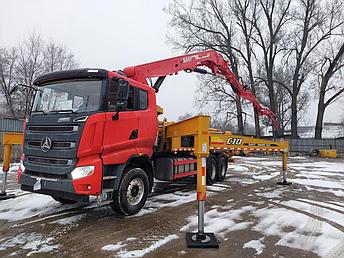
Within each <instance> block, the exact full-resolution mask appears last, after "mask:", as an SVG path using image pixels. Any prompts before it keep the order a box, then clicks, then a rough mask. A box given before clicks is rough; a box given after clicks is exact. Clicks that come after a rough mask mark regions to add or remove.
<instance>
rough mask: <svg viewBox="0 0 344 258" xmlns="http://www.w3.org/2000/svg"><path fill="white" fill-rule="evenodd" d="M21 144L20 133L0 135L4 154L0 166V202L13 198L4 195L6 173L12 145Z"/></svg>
mask: <svg viewBox="0 0 344 258" xmlns="http://www.w3.org/2000/svg"><path fill="white" fill-rule="evenodd" d="M22 142H23V134H22V133H12V132H5V133H3V134H2V144H3V146H4V154H3V165H2V172H3V180H2V189H1V192H0V200H5V199H8V198H13V197H14V195H7V193H6V184H7V172H8V171H9V170H10V164H11V152H12V145H15V144H22Z"/></svg>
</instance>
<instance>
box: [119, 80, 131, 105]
mask: <svg viewBox="0 0 344 258" xmlns="http://www.w3.org/2000/svg"><path fill="white" fill-rule="evenodd" d="M128 96H129V83H128V82H127V81H126V80H123V79H119V80H118V90H117V100H118V103H120V102H121V101H125V102H127V100H128ZM117 106H118V104H117Z"/></svg>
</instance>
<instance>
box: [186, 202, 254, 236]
mask: <svg viewBox="0 0 344 258" xmlns="http://www.w3.org/2000/svg"><path fill="white" fill-rule="evenodd" d="M220 210H221V211H219V210H218V209H217V208H215V209H212V210H210V211H208V212H206V213H205V214H204V222H205V224H204V231H205V232H212V233H217V234H218V235H219V236H224V235H225V234H226V233H228V232H231V231H236V230H242V229H245V228H247V227H248V226H249V225H250V224H252V222H250V221H245V222H237V221H240V220H241V216H240V215H241V214H242V213H245V212H252V211H254V210H255V208H254V207H253V206H244V207H242V208H240V209H232V206H223V207H221V209H220ZM187 220H188V221H189V223H188V224H186V225H185V226H183V227H182V228H181V229H180V231H183V232H185V231H188V230H191V231H196V229H197V221H198V217H197V215H193V216H190V217H189V218H188V219H187Z"/></svg>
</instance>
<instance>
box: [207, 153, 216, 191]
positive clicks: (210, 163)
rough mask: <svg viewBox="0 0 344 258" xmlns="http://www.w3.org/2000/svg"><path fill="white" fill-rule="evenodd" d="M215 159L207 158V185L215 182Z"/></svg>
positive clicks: (212, 157)
mask: <svg viewBox="0 0 344 258" xmlns="http://www.w3.org/2000/svg"><path fill="white" fill-rule="evenodd" d="M216 167H217V165H216V158H215V157H214V156H213V155H210V156H209V157H208V158H207V185H212V184H214V183H215V182H216V170H217V169H216Z"/></svg>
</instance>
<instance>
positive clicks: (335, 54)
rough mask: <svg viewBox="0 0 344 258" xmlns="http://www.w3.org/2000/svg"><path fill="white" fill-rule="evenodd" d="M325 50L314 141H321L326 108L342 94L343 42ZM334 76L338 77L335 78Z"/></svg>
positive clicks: (343, 90) (343, 87) (343, 86)
mask: <svg viewBox="0 0 344 258" xmlns="http://www.w3.org/2000/svg"><path fill="white" fill-rule="evenodd" d="M327 49H329V51H325V53H324V52H322V53H324V55H323V59H322V60H323V63H322V65H321V68H320V71H319V79H320V88H319V100H318V113H317V119H316V124H315V139H321V137H322V129H323V120H324V114H325V110H326V108H327V107H328V106H329V105H331V104H332V103H334V102H335V101H337V100H338V99H339V98H340V96H341V95H342V94H343V92H344V85H343V79H344V73H343V72H344V42H343V41H342V43H341V45H340V47H339V48H336V44H335V43H334V42H331V44H330V46H328V48H327ZM326 52H328V53H326ZM336 75H338V76H337V78H336ZM327 95H330V96H327Z"/></svg>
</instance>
